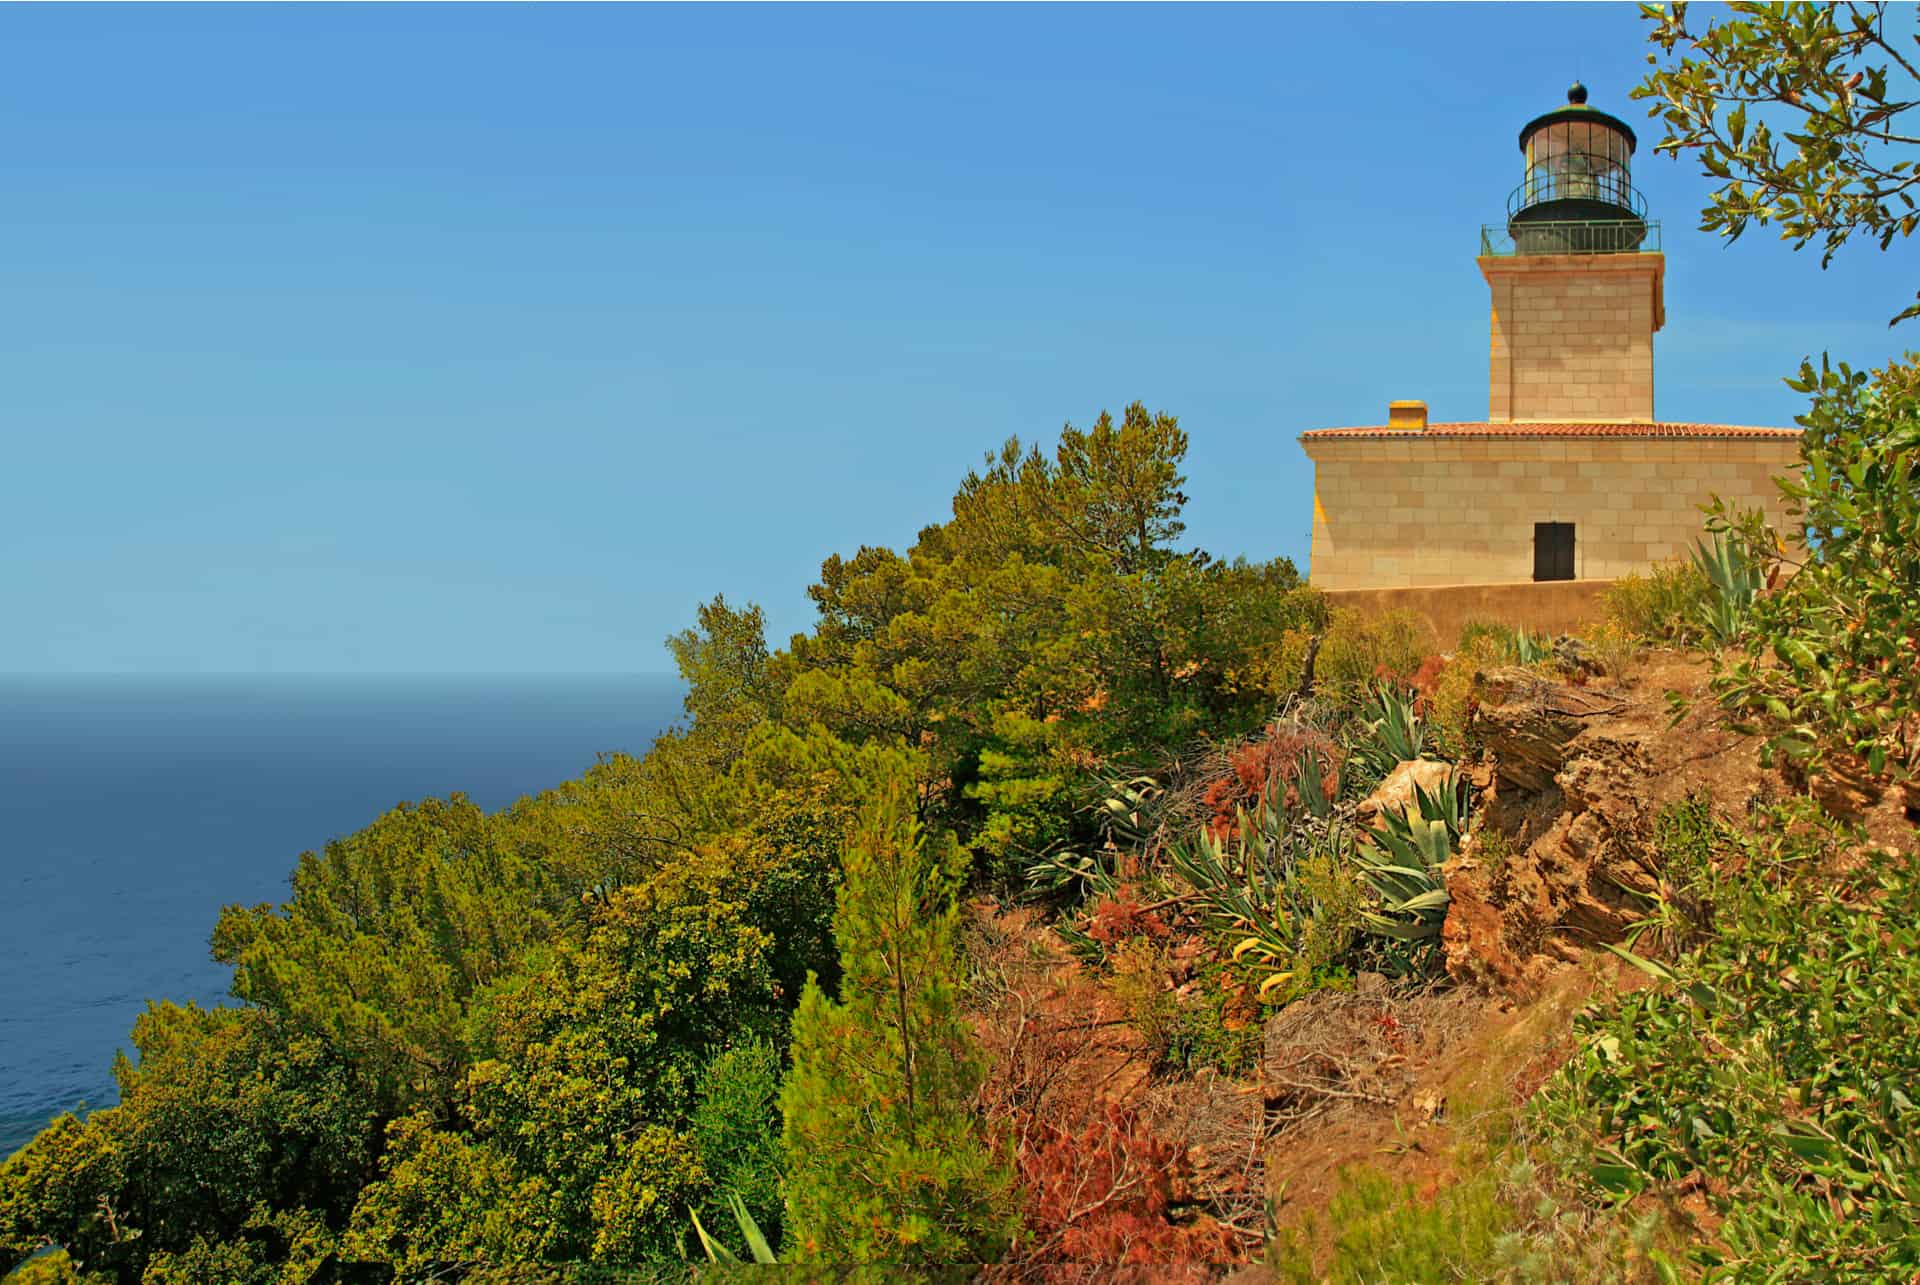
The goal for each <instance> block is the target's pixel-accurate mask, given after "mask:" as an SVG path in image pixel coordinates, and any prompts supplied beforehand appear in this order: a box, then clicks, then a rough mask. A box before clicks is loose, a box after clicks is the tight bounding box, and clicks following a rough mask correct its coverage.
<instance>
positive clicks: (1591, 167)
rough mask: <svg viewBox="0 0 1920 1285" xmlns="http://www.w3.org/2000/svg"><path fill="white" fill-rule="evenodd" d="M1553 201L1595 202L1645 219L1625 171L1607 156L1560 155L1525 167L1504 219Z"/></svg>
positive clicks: (1643, 203)
mask: <svg viewBox="0 0 1920 1285" xmlns="http://www.w3.org/2000/svg"><path fill="white" fill-rule="evenodd" d="M1554 201H1595V202H1598V203H1599V204H1601V205H1611V206H1614V207H1616V208H1618V209H1620V210H1624V211H1626V212H1627V213H1629V214H1634V215H1637V216H1639V217H1640V218H1645V217H1646V216H1647V202H1646V198H1645V197H1643V196H1641V195H1640V193H1638V192H1636V191H1634V188H1633V184H1632V183H1631V182H1630V181H1628V178H1627V170H1626V168H1625V167H1624V166H1622V165H1621V164H1620V163H1619V162H1618V161H1616V160H1613V159H1612V158H1610V157H1606V156H1592V155H1589V154H1587V153H1586V152H1562V153H1561V154H1560V155H1558V156H1550V157H1547V158H1546V159H1544V160H1539V161H1535V162H1534V163H1533V164H1532V165H1530V166H1528V167H1527V177H1526V178H1525V179H1524V180H1523V181H1522V182H1521V184H1520V186H1519V187H1516V188H1514V189H1513V194H1512V195H1511V196H1509V197H1508V198H1507V217H1508V218H1510V219H1511V218H1515V217H1518V216H1519V215H1520V213H1521V212H1522V211H1523V210H1528V209H1531V208H1533V207H1534V206H1536V205H1547V204H1549V203H1551V202H1554Z"/></svg>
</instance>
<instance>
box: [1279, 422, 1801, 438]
mask: <svg viewBox="0 0 1920 1285" xmlns="http://www.w3.org/2000/svg"><path fill="white" fill-rule="evenodd" d="M1300 436H1301V437H1302V438H1323V437H1335V436H1339V437H1394V438H1408V439H1411V438H1419V437H1798V436H1800V430H1799V429H1797V428H1778V427H1773V426H1769V425H1759V424H1705V423H1699V422H1697V421H1693V420H1625V421H1612V422H1609V421H1591V420H1586V421H1582V420H1520V421H1514V422H1511V423H1492V422H1488V421H1477V420H1450V421H1448V420H1443V421H1436V422H1434V423H1430V424H1428V425H1427V426H1426V427H1425V428H1424V429H1420V428H1389V427H1388V426H1386V425H1385V424H1375V425H1356V426H1353V427H1348V428H1313V429H1308V430H1307V431H1306V432H1304V433H1302V434H1301V435H1300Z"/></svg>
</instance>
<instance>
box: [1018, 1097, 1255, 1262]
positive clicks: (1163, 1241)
mask: <svg viewBox="0 0 1920 1285" xmlns="http://www.w3.org/2000/svg"><path fill="white" fill-rule="evenodd" d="M1020 1174H1021V1177H1022V1179H1024V1181H1025V1185H1026V1188H1027V1192H1028V1198H1029V1203H1028V1212H1027V1218H1028V1226H1029V1227H1030V1228H1031V1229H1032V1230H1033V1231H1034V1233H1035V1234H1036V1236H1037V1237H1038V1238H1039V1243H1038V1245H1037V1246H1036V1249H1035V1256H1036V1257H1040V1258H1060V1259H1065V1260H1067V1261H1070V1262H1094V1263H1178V1262H1226V1261H1230V1260H1232V1259H1234V1258H1236V1257H1237V1256H1238V1252H1237V1250H1238V1247H1237V1246H1236V1245H1235V1243H1234V1239H1233V1236H1232V1234H1231V1233H1230V1232H1229V1231H1228V1230H1227V1229H1226V1228H1225V1227H1222V1226H1221V1225H1220V1224H1219V1223H1218V1222H1215V1221H1214V1220H1213V1219H1210V1218H1200V1219H1197V1220H1195V1221H1193V1222H1189V1223H1178V1222H1175V1221H1173V1220H1172V1218H1171V1217H1170V1215H1171V1214H1172V1212H1173V1210H1174V1206H1175V1205H1176V1204H1177V1203H1179V1202H1181V1201H1183V1200H1186V1199H1188V1198H1190V1193H1189V1191H1188V1189H1187V1188H1188V1180H1189V1178H1190V1177H1191V1166H1190V1165H1189V1164H1188V1163H1187V1159H1186V1156H1185V1155H1184V1154H1182V1153H1181V1151H1180V1150H1179V1149H1178V1148H1176V1147H1175V1146H1173V1145H1172V1144H1171V1143H1169V1142H1167V1141H1166V1140H1165V1139H1162V1138H1159V1137H1156V1136H1155V1135H1154V1133H1153V1131H1152V1130H1151V1129H1150V1128H1148V1127H1147V1125H1146V1123H1145V1122H1144V1121H1143V1120H1142V1119H1141V1118H1140V1115H1139V1113H1138V1112H1136V1111H1133V1110H1131V1109H1129V1108H1126V1107H1121V1106H1113V1105H1110V1106H1108V1107H1107V1110H1106V1113H1105V1114H1104V1115H1103V1116H1101V1117H1100V1118H1097V1119H1094V1120H1092V1121H1089V1122H1088V1123H1087V1124H1086V1126H1085V1127H1084V1128H1081V1129H1079V1130H1072V1129H1067V1128H1062V1127H1059V1126H1055V1125H1042V1126H1040V1128H1039V1129H1037V1130H1036V1131H1035V1134H1034V1135H1033V1136H1032V1137H1031V1138H1030V1139H1029V1145H1028V1146H1027V1147H1026V1148H1025V1149H1023V1150H1022V1152H1021V1155H1020ZM1049 1246H1051V1249H1049V1248H1048V1247H1049Z"/></svg>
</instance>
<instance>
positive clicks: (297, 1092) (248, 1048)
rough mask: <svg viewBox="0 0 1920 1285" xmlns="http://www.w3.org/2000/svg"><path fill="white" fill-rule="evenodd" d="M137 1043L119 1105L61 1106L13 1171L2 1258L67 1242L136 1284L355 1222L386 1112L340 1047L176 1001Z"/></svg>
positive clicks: (122, 1076)
mask: <svg viewBox="0 0 1920 1285" xmlns="http://www.w3.org/2000/svg"><path fill="white" fill-rule="evenodd" d="M133 1045H134V1048H135V1049H136V1050H137V1051H138V1052H139V1055H140V1060H139V1062H138V1063H137V1064H136V1063H134V1062H132V1061H130V1060H128V1059H126V1058H124V1057H123V1058H121V1059H120V1061H119V1063H118V1064H117V1065H116V1067H115V1076H116V1078H117V1079H118V1080H119V1088H120V1101H119V1104H118V1105H117V1106H113V1107H109V1108H106V1109H104V1110H100V1111H95V1112H93V1113H92V1114H91V1115H89V1116H88V1117H87V1118H86V1120H85V1121H81V1120H79V1119H77V1118H75V1117H74V1116H71V1115H67V1116H61V1117H60V1118H59V1119H57V1120H55V1121H54V1122H53V1124H52V1125H50V1126H49V1127H48V1128H47V1129H45V1130H43V1131H42V1132H41V1133H40V1134H39V1135H38V1136H36V1137H35V1138H34V1139H33V1140H32V1141H31V1142H29V1143H28V1144H27V1145H26V1146H25V1147H22V1148H21V1149H20V1150H19V1151H18V1152H16V1153H15V1154H14V1155H13V1156H12V1157H11V1158H10V1159H9V1160H8V1161H7V1162H6V1164H5V1165H4V1166H0V1268H4V1267H5V1266H7V1265H8V1261H7V1260H8V1259H10V1258H11V1259H13V1260H15V1261H17V1260H18V1259H19V1258H23V1257H25V1256H26V1255H27V1254H30V1253H33V1252H35V1251H36V1250H38V1249H40V1248H41V1247H42V1246H45V1245H59V1246H62V1247H64V1248H65V1249H66V1250H67V1252H68V1254H69V1256H70V1257H71V1258H72V1260H73V1262H74V1263H75V1265H76V1266H77V1267H79V1268H81V1269H83V1270H85V1271H97V1272H102V1273H105V1274H108V1275H110V1276H112V1277H113V1278H114V1279H116V1280H120V1281H137V1280H141V1279H142V1278H143V1277H144V1276H145V1275H146V1274H147V1273H148V1270H149V1267H150V1265H151V1264H152V1263H153V1262H154V1261H155V1260H156V1257H157V1256H160V1255H169V1254H171V1255H184V1254H205V1253H206V1252H208V1250H207V1246H208V1245H221V1244H226V1243H228V1242H239V1241H242V1240H246V1241H250V1242H254V1245H253V1248H250V1249H249V1248H245V1247H242V1248H238V1249H235V1250H233V1251H230V1253H229V1254H228V1256H231V1255H232V1254H241V1255H243V1256H245V1257H247V1258H248V1260H249V1261H255V1262H270V1261H273V1260H274V1259H275V1257H276V1256H279V1257H284V1256H285V1255H286V1254H288V1253H290V1252H292V1251H293V1248H294V1245H293V1244H292V1242H293V1241H297V1240H299V1239H301V1237H300V1236H299V1235H290V1234H288V1232H289V1228H292V1227H294V1226H295V1224H297V1225H298V1226H299V1227H304V1228H305V1229H306V1231H307V1233H315V1234H317V1233H320V1232H325V1230H326V1229H327V1228H329V1227H331V1228H335V1229H337V1228H338V1227H339V1226H340V1225H342V1224H343V1223H344V1222H345V1219H346V1214H347V1211H348V1210H350V1209H351V1208H352V1205H353V1200H354V1197H355V1195H356V1193H357V1192H358V1190H359V1188H360V1185H361V1184H362V1183H363V1182H365V1181H366V1180H367V1178H369V1177H370V1176H371V1175H372V1172H373V1164H374V1155H375V1152H376V1149H377V1145H378V1139H379V1121H378V1119H377V1118H376V1115H375V1112H374V1109H373V1106H372V1102H371V1095H370V1094H369V1093H368V1085H367V1083H366V1082H365V1080H364V1079H362V1078H361V1077H360V1076H358V1075H357V1074H356V1073H355V1072H354V1071H353V1069H352V1068H350V1067H349V1066H347V1065H346V1064H345V1062H344V1061H343V1060H342V1059H341V1058H340V1057H339V1056H338V1055H337V1054H336V1053H335V1052H334V1051H333V1050H331V1049H329V1048H328V1047H327V1046H326V1045H325V1044H323V1043H322V1042H320V1041H318V1040H315V1039H313V1038H311V1037H307V1036H304V1035H300V1034H297V1033H295V1032H294V1031H292V1030H291V1029H289V1027H288V1025H287V1024H286V1023H284V1022H282V1021H280V1020H278V1019H276V1018H275V1017H274V1016H273V1015H271V1014H269V1013H266V1012H263V1011H261V1010H259V1009H236V1008H220V1009H201V1008H197V1007H194V1006H192V1005H187V1006H185V1007H180V1006H176V1005H172V1004H154V1005H150V1006H149V1007H148V1009H147V1011H146V1012H145V1013H143V1014H142V1015H141V1016H140V1018H139V1019H137V1020H136V1021H135V1023H134V1028H133ZM289 1218H291V1219H292V1221H291V1222H289ZM276 1227H277V1228H278V1230H277V1231H276V1230H274V1229H275V1228H276ZM306 1238H307V1239H308V1241H309V1242H310V1241H311V1239H312V1237H311V1235H307V1237H306ZM196 1246H198V1247H199V1248H197V1249H196Z"/></svg>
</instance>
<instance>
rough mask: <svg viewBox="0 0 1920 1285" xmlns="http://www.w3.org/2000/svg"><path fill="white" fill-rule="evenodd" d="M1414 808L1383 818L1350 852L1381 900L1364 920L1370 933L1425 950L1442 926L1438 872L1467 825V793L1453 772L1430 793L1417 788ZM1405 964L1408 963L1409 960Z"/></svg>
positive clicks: (1443, 896)
mask: <svg viewBox="0 0 1920 1285" xmlns="http://www.w3.org/2000/svg"><path fill="white" fill-rule="evenodd" d="M1413 794H1414V806H1413V807H1412V808H1410V809H1408V810H1407V811H1406V812H1405V813H1400V812H1386V813H1383V814H1382V817H1381V821H1382V823H1383V828H1382V829H1380V830H1377V831H1375V832H1374V834H1373V835H1372V836H1371V837H1370V839H1369V840H1368V841H1365V842H1362V843H1361V844H1360V845H1359V846H1358V847H1357V848H1355V850H1354V854H1353V860H1354V865H1355V866H1356V867H1357V868H1358V869H1359V871H1360V874H1361V877H1362V878H1364V879H1365V880H1366V881H1367V883H1368V885H1369V886H1370V887H1371V888H1372V889H1373V891H1374V895H1376V896H1377V897H1379V898H1380V906H1379V909H1378V910H1371V911H1367V912H1366V913H1365V914H1364V916H1363V918H1364V920H1365V923H1366V925H1367V928H1368V929H1369V930H1370V931H1372V932H1374V933H1375V934H1377V935H1379V936H1382V937H1386V938H1389V939H1390V940H1393V941H1396V942H1400V943H1403V944H1405V945H1409V946H1420V947H1430V946H1431V945H1432V943H1433V942H1435V941H1437V940H1438V939H1439V937H1440V929H1441V925H1443V924H1444V923H1445V922H1446V918H1447V906H1448V904H1449V903H1450V898H1449V897H1448V895H1447V884H1446V880H1445V878H1444V877H1442V875H1441V873H1440V871H1441V867H1442V866H1443V865H1445V864H1446V861H1447V859H1448V858H1449V857H1451V856H1452V855H1453V853H1454V850H1455V847H1456V845H1457V844H1458V843H1459V841H1460V839H1461V835H1462V833H1463V830H1464V827H1465V825H1466V816H1467V802H1466V792H1465V791H1464V790H1463V789H1462V788H1461V782H1460V778H1459V776H1458V774H1457V773H1449V774H1448V776H1447V782H1446V784H1445V785H1444V786H1442V787H1441V788H1440V789H1439V790H1436V791H1434V792H1432V793H1429V792H1428V791H1426V790H1424V789H1422V788H1421V787H1420V786H1419V785H1418V784H1417V783H1416V784H1415V785H1414V787H1413ZM1406 962H1407V963H1409V964H1411V963H1412V962H1413V961H1412V960H1411V959H1408V960H1407V961H1406Z"/></svg>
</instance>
